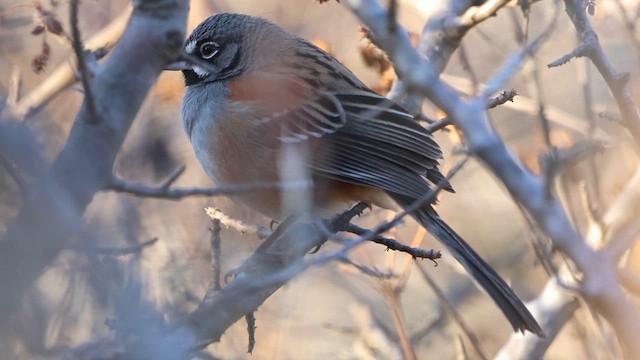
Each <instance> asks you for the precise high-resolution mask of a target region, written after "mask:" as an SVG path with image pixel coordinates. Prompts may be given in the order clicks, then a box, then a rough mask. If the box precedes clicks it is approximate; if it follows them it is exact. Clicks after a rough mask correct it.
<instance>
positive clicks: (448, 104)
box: [345, 0, 640, 358]
mask: <svg viewBox="0 0 640 360" xmlns="http://www.w3.org/2000/svg"><path fill="white" fill-rule="evenodd" d="M569 3H571V5H572V6H574V7H575V12H578V13H580V14H582V13H583V9H582V8H581V6H580V5H579V4H581V3H582V2H581V1H578V0H575V1H574V0H567V4H568V5H567V7H568V8H569ZM345 4H347V6H349V7H350V8H351V10H352V11H353V12H354V13H355V14H356V16H358V17H359V18H360V19H361V20H362V21H363V22H364V23H365V24H366V25H367V27H369V29H371V30H372V32H373V33H374V35H375V39H376V43H377V44H378V45H379V46H380V47H381V48H382V49H384V50H386V51H387V54H388V55H389V57H390V58H391V59H392V61H393V63H394V64H395V66H396V70H397V73H398V74H399V76H400V77H401V78H402V79H403V81H404V82H405V83H406V87H407V89H413V90H416V91H418V92H420V93H422V94H423V95H425V96H427V97H428V98H429V99H430V100H431V101H432V102H433V103H434V104H435V105H436V106H438V107H440V108H441V109H443V110H444V111H445V112H446V113H447V114H448V115H449V116H450V117H452V119H453V121H454V122H455V124H456V125H457V126H458V127H459V128H460V129H461V130H462V132H463V134H464V135H465V139H466V140H467V144H468V146H469V150H470V151H472V152H473V153H474V154H475V155H476V156H478V157H479V158H480V159H481V160H482V161H483V162H484V163H485V164H486V165H487V166H488V167H489V168H490V169H491V171H492V172H493V173H494V174H495V175H496V176H497V177H498V178H499V179H500V180H501V181H502V182H503V183H504V185H505V187H506V188H507V190H508V191H509V193H510V194H511V195H512V196H513V198H514V199H515V201H517V202H518V203H519V204H520V205H521V206H522V207H523V208H524V209H526V210H527V212H528V213H529V214H531V216H532V218H533V219H535V221H536V223H537V224H538V226H540V228H541V229H542V231H544V232H545V234H547V236H549V238H550V239H551V240H552V241H553V243H554V245H555V246H556V247H557V248H558V249H559V250H561V251H562V252H564V253H565V254H567V255H568V256H569V257H570V258H571V259H572V260H573V261H574V262H575V263H576V265H577V267H578V268H579V269H580V271H582V272H583V274H584V280H583V283H582V294H583V295H584V296H585V297H587V298H588V299H589V300H591V301H592V302H593V303H594V304H595V305H596V308H597V309H598V311H599V312H600V313H601V314H602V315H603V316H604V317H605V318H606V319H607V320H608V322H609V323H610V324H611V325H612V326H613V328H614V329H615V331H616V334H617V336H618V338H619V339H620V342H621V343H622V344H624V347H625V350H626V352H627V355H628V356H629V357H630V358H640V343H638V342H637V339H636V336H637V334H638V333H640V316H639V315H638V312H637V309H636V308H635V306H634V305H633V304H632V303H631V302H630V301H629V300H628V299H627V297H626V294H625V293H624V292H623V291H622V289H621V287H620V286H619V282H618V280H617V278H616V273H615V271H614V269H613V267H612V266H611V264H609V263H608V262H606V261H601V259H600V256H599V255H598V254H597V253H595V252H594V251H593V249H591V248H590V247H588V246H587V245H586V244H585V242H584V239H583V238H582V236H581V235H580V234H579V233H578V232H577V231H576V229H575V228H574V227H573V224H572V223H571V221H570V219H569V217H568V214H567V213H566V211H565V209H564V207H563V205H562V204H561V202H560V201H558V200H557V199H555V198H547V197H545V194H544V187H545V184H544V181H543V180H542V179H541V178H539V177H537V176H535V175H534V174H532V173H531V172H529V171H528V170H526V169H525V168H524V167H523V165H522V164H521V163H520V161H519V160H517V159H516V158H515V157H514V156H513V154H511V153H510V152H509V151H508V149H507V148H506V146H505V144H504V142H502V140H501V139H500V137H499V136H498V134H497V133H496V132H495V130H494V129H493V128H492V127H491V125H490V123H489V122H488V121H486V117H485V114H484V111H483V110H484V106H485V104H486V99H485V98H476V99H472V100H471V101H462V99H461V97H460V95H459V94H458V93H457V92H456V91H455V90H454V89H452V88H451V87H450V86H448V85H446V84H445V83H443V82H442V81H441V80H440V79H439V76H438V73H437V71H436V70H435V69H434V68H433V67H432V66H430V65H429V64H428V63H426V62H425V61H423V59H422V57H421V56H420V55H419V54H417V53H416V51H415V49H414V48H413V47H412V46H411V42H410V40H409V37H408V35H407V33H406V32H404V31H401V30H400V29H398V31H396V32H395V33H393V34H391V33H388V32H387V31H386V29H385V26H384V24H385V21H384V18H385V17H386V13H385V10H384V9H383V8H382V7H381V6H380V4H379V3H378V2H377V1H375V0H347V1H345ZM573 11H574V9H573V8H572V9H570V11H569V13H571V12H573ZM570 15H571V14H570ZM571 16H574V15H571ZM592 34H595V33H592ZM429 59H431V58H429ZM495 83H496V82H494V84H495ZM622 91H624V92H625V93H626V90H624V89H623V90H622ZM627 95H628V93H627ZM625 99H627V100H629V101H631V99H630V97H628V96H626V97H625ZM632 109H633V111H634V114H635V115H636V116H637V113H635V107H632ZM624 111H625V110H623V113H624ZM638 134H639V135H640V132H638Z"/></svg>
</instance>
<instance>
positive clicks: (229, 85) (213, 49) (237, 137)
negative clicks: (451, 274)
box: [173, 13, 544, 337]
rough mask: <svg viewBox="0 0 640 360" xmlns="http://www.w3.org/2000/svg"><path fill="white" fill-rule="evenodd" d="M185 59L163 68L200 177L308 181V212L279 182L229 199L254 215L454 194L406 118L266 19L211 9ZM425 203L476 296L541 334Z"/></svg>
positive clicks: (425, 221) (425, 218)
mask: <svg viewBox="0 0 640 360" xmlns="http://www.w3.org/2000/svg"><path fill="white" fill-rule="evenodd" d="M183 54H185V57H186V58H187V59H191V61H188V63H186V64H185V62H182V63H181V64H182V65H181V66H174V67H173V69H174V70H182V73H183V77H184V82H185V86H186V87H185V92H184V96H183V102H182V119H183V126H184V129H185V131H186V134H187V136H188V137H189V139H190V141H191V143H192V146H193V148H194V152H195V155H196V157H197V158H198V160H199V162H200V164H201V165H202V167H203V169H204V171H205V172H206V173H207V175H208V176H209V177H210V178H211V179H212V180H213V181H214V182H216V183H218V184H238V183H253V182H257V183H264V182H266V183H271V182H278V181H283V180H291V179H294V180H300V179H302V180H310V181H311V183H312V184H313V187H312V189H311V190H310V191H309V197H310V200H309V201H308V202H307V203H306V207H305V206H298V205H296V201H293V202H291V201H289V200H291V199H292V198H293V199H294V200H296V199H299V198H300V196H298V195H299V193H298V192H295V191H294V190H287V189H286V188H276V189H270V190H269V191H255V192H249V193H242V194H238V195H234V196H235V198H237V199H238V200H240V201H241V202H243V203H245V204H246V205H248V206H249V207H250V208H252V209H254V210H256V211H257V212H259V213H262V214H263V215H266V216H268V217H270V218H272V219H276V220H278V219H283V218H285V217H287V216H288V215H291V214H288V212H295V211H303V212H305V214H306V215H305V216H311V217H314V216H315V217H319V216H322V215H325V214H327V213H330V212H332V211H333V212H334V213H336V212H338V211H339V210H340V209H344V208H345V206H346V205H348V204H353V203H355V202H359V201H365V202H367V203H369V204H373V205H376V206H380V207H382V208H386V209H394V210H398V209H403V208H407V207H408V206H410V205H411V204H412V203H413V202H414V201H416V200H417V199H420V198H421V197H423V196H424V195H425V194H427V193H429V192H430V191H431V190H432V189H434V188H435V187H436V186H437V185H438V184H440V186H441V187H442V188H444V190H447V191H453V189H452V187H451V185H450V184H449V182H448V181H447V179H446V177H445V176H444V175H443V174H442V173H441V172H440V170H439V160H440V159H442V157H443V154H442V151H441V149H440V146H439V145H438V144H437V143H436V142H435V140H434V137H433V136H432V134H431V133H429V132H428V131H427V130H426V129H425V128H424V127H423V126H422V125H421V124H420V123H419V122H418V121H416V119H415V117H414V116H413V115H411V114H410V113H409V112H408V111H407V110H405V109H404V108H403V107H402V106H400V105H398V104H397V103H395V102H393V101H392V100H390V99H388V98H386V97H384V96H382V95H379V94H377V93H375V92H374V91H372V90H371V89H370V88H368V87H367V86H366V85H365V84H364V83H363V82H362V81H360V80H359V79H358V78H357V77H356V76H355V75H354V74H353V73H352V72H351V71H350V70H349V69H348V68H347V67H346V66H344V65H343V64H342V63H340V62H339V61H338V60H336V59H335V58H334V57H333V56H331V55H330V54H328V53H327V52H325V51H323V50H322V49H320V48H318V47H317V46H315V45H313V44H312V43H311V42H309V41H307V40H305V39H303V38H300V37H297V36H295V35H293V34H290V33H288V32H287V31H286V30H284V29H283V28H281V27H280V26H278V25H276V24H274V23H272V22H271V21H269V20H266V19H264V18H260V17H254V16H250V15H244V14H237V13H219V14H215V15H213V16H211V17H209V18H207V19H206V20H204V21H203V22H202V23H200V24H199V25H198V26H197V27H196V28H195V29H194V30H193V31H192V33H191V34H190V35H189V36H188V38H187V39H186V41H185V43H184V49H183ZM292 169H294V170H292ZM287 199H289V200H287ZM301 203H305V202H304V201H301ZM291 204H293V205H291ZM433 205H434V203H433V202H431V203H426V204H423V205H422V206H421V207H420V208H419V209H418V210H416V211H413V212H412V213H411V216H412V217H413V218H414V219H415V220H417V222H418V223H419V224H421V225H422V226H423V227H424V228H425V229H426V230H427V231H428V232H430V233H431V234H432V235H433V236H434V237H435V238H436V239H438V240H439V241H440V242H441V243H442V244H443V245H444V246H445V247H446V249H447V250H448V251H449V252H450V253H451V255H453V257H454V258H455V259H456V260H457V261H458V262H459V263H460V264H461V265H462V266H463V267H464V268H465V269H466V271H467V272H468V273H469V274H470V275H471V277H472V278H473V279H474V280H475V281H476V282H477V284H479V285H480V287H481V288H482V289H484V291H486V293H487V294H488V295H489V296H490V297H491V298H492V299H493V301H494V302H495V303H496V304H497V306H498V307H499V308H500V310H501V311H502V312H503V314H504V315H505V317H506V318H507V320H508V321H509V322H510V324H511V326H512V327H513V329H514V331H516V332H522V333H524V332H525V331H530V332H532V333H534V334H536V335H538V336H540V337H543V336H544V332H543V330H542V328H541V327H540V325H539V324H538V323H537V321H536V319H535V318H534V317H533V316H532V314H531V313H530V312H529V310H528V309H527V307H526V306H525V305H524V304H523V303H522V301H521V300H520V299H519V298H518V296H517V295H516V294H515V293H514V291H513V290H512V289H511V288H510V287H509V285H508V284H507V283H506V282H505V281H504V280H503V279H502V278H501V277H500V275H498V274H497V273H496V272H495V270H493V269H492V268H491V266H490V265H489V264H487V263H486V262H485V261H484V260H483V259H482V258H481V257H480V256H479V255H478V254H477V253H476V251H475V250H474V249H473V248H472V247H471V246H470V245H469V244H468V243H467V242H466V241H465V240H464V239H463V238H462V237H461V236H460V235H458V234H457V233H456V232H455V231H454V230H453V229H452V228H451V227H450V226H449V225H448V224H447V223H446V222H445V221H444V220H442V218H441V217H440V216H439V215H438V213H437V212H436V210H435V209H434V207H433Z"/></svg>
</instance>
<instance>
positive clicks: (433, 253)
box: [338, 223, 442, 260]
mask: <svg viewBox="0 0 640 360" xmlns="http://www.w3.org/2000/svg"><path fill="white" fill-rule="evenodd" d="M338 230H341V231H346V232H350V233H353V234H356V235H360V236H362V235H364V234H366V233H367V232H368V230H367V229H363V228H361V227H359V226H357V225H354V224H351V223H349V224H347V226H346V227H345V228H339V229H338ZM371 241H372V242H374V243H376V244H380V245H384V246H386V247H387V249H389V250H396V251H400V252H404V253H407V254H409V255H411V256H412V257H413V258H414V259H430V260H436V259H440V258H441V257H442V254H441V253H440V251H437V250H425V249H420V248H417V247H411V246H408V245H405V244H403V243H401V242H399V241H397V240H394V239H391V238H387V237H384V236H381V235H377V236H374V237H373V238H372V239H371Z"/></svg>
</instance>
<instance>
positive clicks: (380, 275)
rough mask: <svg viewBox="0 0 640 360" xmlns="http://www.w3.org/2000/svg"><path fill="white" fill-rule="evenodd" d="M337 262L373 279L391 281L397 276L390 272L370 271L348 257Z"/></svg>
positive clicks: (370, 269)
mask: <svg viewBox="0 0 640 360" xmlns="http://www.w3.org/2000/svg"><path fill="white" fill-rule="evenodd" d="M338 261H339V262H341V263H343V264H347V265H350V266H353V267H354V268H356V269H358V271H360V272H361V273H363V274H365V275H368V276H371V277H374V278H376V279H393V278H396V277H397V275H396V274H394V273H391V272H383V271H380V270H376V269H372V268H370V267H368V266H364V265H362V264H358V263H356V262H355V261H353V260H351V259H349V258H348V257H346V256H345V257H341V258H339V259H338Z"/></svg>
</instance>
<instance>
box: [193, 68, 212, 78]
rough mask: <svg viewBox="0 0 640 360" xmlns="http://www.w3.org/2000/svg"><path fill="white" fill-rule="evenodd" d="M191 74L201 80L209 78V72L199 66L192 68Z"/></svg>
mask: <svg viewBox="0 0 640 360" xmlns="http://www.w3.org/2000/svg"><path fill="white" fill-rule="evenodd" d="M193 72H195V73H196V74H197V75H198V76H199V77H201V78H205V77H207V76H209V72H208V71H207V70H205V69H204V68H202V67H200V66H194V67H193Z"/></svg>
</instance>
